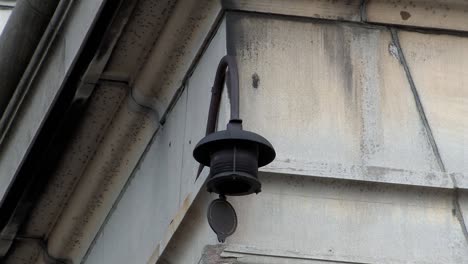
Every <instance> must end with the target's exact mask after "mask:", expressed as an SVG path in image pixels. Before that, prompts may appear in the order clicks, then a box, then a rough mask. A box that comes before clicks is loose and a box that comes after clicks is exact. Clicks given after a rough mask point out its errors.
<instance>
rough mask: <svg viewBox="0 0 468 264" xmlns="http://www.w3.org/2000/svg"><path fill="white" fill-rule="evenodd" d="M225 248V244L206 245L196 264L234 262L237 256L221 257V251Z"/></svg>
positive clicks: (231, 263)
mask: <svg viewBox="0 0 468 264" xmlns="http://www.w3.org/2000/svg"><path fill="white" fill-rule="evenodd" d="M225 249H226V245H224V244H218V245H207V246H205V248H204V249H203V252H202V256H201V258H200V261H199V262H198V264H236V263H238V261H237V258H234V257H222V256H221V253H223V252H224V250H225Z"/></svg>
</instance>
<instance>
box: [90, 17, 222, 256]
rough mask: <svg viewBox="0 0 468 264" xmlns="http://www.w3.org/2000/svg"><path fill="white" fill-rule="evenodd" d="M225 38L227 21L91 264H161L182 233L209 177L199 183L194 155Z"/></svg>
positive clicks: (130, 185)
mask: <svg viewBox="0 0 468 264" xmlns="http://www.w3.org/2000/svg"><path fill="white" fill-rule="evenodd" d="M225 36H226V31H225V25H224V23H223V24H222V25H221V27H220V29H219V31H218V33H217V34H216V36H215V37H214V38H213V40H212V41H211V43H210V45H209V47H208V48H207V50H206V52H205V54H204V56H203V58H201V60H200V61H199V62H198V64H197V67H196V69H195V71H194V72H193V74H192V76H191V77H190V79H189V81H188V82H187V84H186V89H185V90H184V91H183V93H182V95H181V96H180V97H179V98H178V100H177V103H176V104H175V105H174V107H173V109H172V110H171V111H170V113H169V114H168V117H167V120H166V122H165V123H164V125H163V126H162V127H160V129H159V131H158V132H157V134H156V135H155V137H154V140H153V141H152V142H151V143H150V144H149V146H148V149H147V151H146V153H145V154H144V156H143V158H142V160H141V161H140V164H139V166H138V168H137V169H136V170H135V172H134V174H133V176H132V178H131V179H130V181H129V183H128V184H127V187H126V188H125V189H124V190H123V193H122V197H121V199H120V200H119V201H118V205H117V206H116V208H115V210H114V211H113V212H112V213H111V214H110V216H109V218H108V220H107V223H105V225H104V226H103V228H102V231H101V235H100V236H99V237H98V238H97V239H96V242H95V244H94V246H93V247H92V248H91V249H90V251H89V254H88V257H87V259H86V261H85V262H86V263H155V262H156V260H157V259H158V258H159V256H160V254H161V252H162V251H163V250H164V249H165V247H166V246H167V243H168V242H169V240H170V239H171V238H172V235H173V234H174V232H175V231H176V230H177V228H178V226H179V224H180V222H181V221H182V219H183V217H184V216H185V214H186V212H187V210H188V209H189V207H190V205H191V204H192V202H193V200H194V199H195V197H196V195H197V194H198V192H199V190H200V188H201V186H202V184H203V182H204V180H205V179H206V176H207V170H205V171H204V173H203V174H202V176H201V177H200V178H199V179H198V181H195V176H196V172H197V169H198V164H197V163H195V162H194V161H193V158H192V151H193V147H194V146H195V145H196V143H197V142H198V140H200V139H201V138H202V137H203V136H204V133H205V129H206V119H207V113H208V107H209V100H210V95H211V85H212V82H213V79H214V74H215V72H216V65H217V63H218V61H219V60H220V59H221V57H222V56H224V55H225V53H226V42H225V40H226V38H225ZM135 216H138V219H139V220H138V222H135ZM129 244H131V246H129Z"/></svg>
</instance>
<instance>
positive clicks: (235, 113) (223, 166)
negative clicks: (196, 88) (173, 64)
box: [193, 56, 276, 196]
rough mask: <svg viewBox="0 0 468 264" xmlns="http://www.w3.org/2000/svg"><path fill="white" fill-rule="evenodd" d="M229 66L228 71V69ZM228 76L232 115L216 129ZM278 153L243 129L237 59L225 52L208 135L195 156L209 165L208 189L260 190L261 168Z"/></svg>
mask: <svg viewBox="0 0 468 264" xmlns="http://www.w3.org/2000/svg"><path fill="white" fill-rule="evenodd" d="M226 69H227V71H226ZM226 74H227V76H228V78H227V86H228V93H229V99H230V104H231V119H230V121H229V123H228V124H227V129H226V130H222V131H218V132H215V129H216V123H217V119H218V112H219V105H220V102H221V94H222V89H223V87H224V80H225V77H226ZM275 156H276V153H275V150H274V148H273V146H272V145H271V143H270V142H268V140H266V139H265V138H264V137H262V136H260V135H258V134H255V133H253V132H249V131H245V130H242V120H241V119H240V118H239V79H238V73H237V65H236V61H235V59H234V58H233V57H230V56H224V57H223V58H222V59H221V61H220V63H219V65H218V69H217V71H216V77H215V81H214V85H213V89H212V96H211V103H210V110H209V113H208V123H207V127H206V136H205V137H204V138H203V139H201V140H200V142H198V144H197V146H196V147H195V149H194V151H193V157H194V158H195V159H196V160H197V161H198V162H199V163H200V168H199V171H198V175H197V178H198V176H199V175H200V173H201V170H202V169H203V166H208V167H210V175H209V176H208V177H209V178H208V181H207V190H208V191H209V192H214V193H217V194H220V195H222V196H224V195H228V196H240V195H248V194H252V193H259V192H260V191H261V186H262V185H261V183H260V181H259V180H258V178H257V174H258V168H259V167H262V166H265V165H267V164H268V163H270V162H272V161H273V160H274V159H275Z"/></svg>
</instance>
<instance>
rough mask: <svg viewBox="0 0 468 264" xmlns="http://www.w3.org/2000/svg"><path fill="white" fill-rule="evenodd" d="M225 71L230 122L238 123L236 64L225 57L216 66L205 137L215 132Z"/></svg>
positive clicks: (227, 56)
mask: <svg viewBox="0 0 468 264" xmlns="http://www.w3.org/2000/svg"><path fill="white" fill-rule="evenodd" d="M226 69H227V76H228V82H227V88H228V93H229V102H230V104H231V120H232V121H240V118H239V74H238V70H237V63H236V60H235V58H234V57H232V56H229V55H226V56H224V57H223V58H222V59H221V61H220V62H219V64H218V69H217V70H216V76H215V81H214V84H213V88H212V90H211V102H210V109H209V111H208V121H207V125H206V135H208V134H210V133H213V132H214V131H215V130H216V123H217V121H218V113H219V106H220V104H221V95H222V92H223V88H224V81H225V79H226Z"/></svg>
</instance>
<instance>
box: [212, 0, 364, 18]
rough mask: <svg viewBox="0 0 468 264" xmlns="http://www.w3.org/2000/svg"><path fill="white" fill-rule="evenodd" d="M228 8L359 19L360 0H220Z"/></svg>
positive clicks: (315, 16)
mask: <svg viewBox="0 0 468 264" xmlns="http://www.w3.org/2000/svg"><path fill="white" fill-rule="evenodd" d="M221 2H222V4H223V7H224V8H226V9H229V10H242V11H251V12H252V11H253V12H261V13H271V14H280V15H291V16H303V17H314V18H321V19H334V20H336V19H338V20H349V21H360V19H361V11H360V10H361V8H360V7H361V1H360V0H351V1H320V0H287V1H285V0H255V1H252V0H222V1H221Z"/></svg>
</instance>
